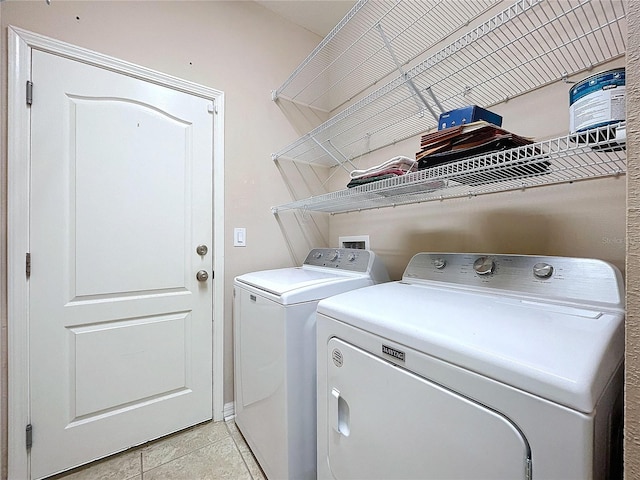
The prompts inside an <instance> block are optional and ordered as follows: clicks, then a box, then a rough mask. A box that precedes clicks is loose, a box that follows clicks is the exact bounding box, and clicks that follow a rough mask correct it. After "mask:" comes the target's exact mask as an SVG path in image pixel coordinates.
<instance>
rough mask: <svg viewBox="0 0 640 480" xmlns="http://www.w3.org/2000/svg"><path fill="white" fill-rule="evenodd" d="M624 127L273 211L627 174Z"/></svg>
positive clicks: (336, 209) (341, 207)
mask: <svg viewBox="0 0 640 480" xmlns="http://www.w3.org/2000/svg"><path fill="white" fill-rule="evenodd" d="M625 149H626V124H625V123H624V122H622V123H619V124H617V125H612V126H604V127H600V128H594V129H590V130H586V131H584V132H580V133H573V134H570V135H566V136H564V137H560V138H555V139H551V140H545V141H542V142H537V143H533V144H531V145H526V146H523V147H519V148H514V149H511V150H506V151H502V152H497V153H492V154H488V155H482V156H477V157H472V158H467V159H464V160H459V161H456V162H452V163H448V164H444V165H439V166H437V167H433V168H428V169H425V170H419V171H417V172H414V173H409V174H406V175H402V176H399V177H396V178H391V179H387V180H380V181H377V182H373V183H369V184H366V185H361V186H359V187H354V188H350V189H345V190H340V191H337V192H332V193H328V194H325V195H319V196H316V197H311V198H307V199H304V200H298V201H295V202H291V203H288V204H285V205H281V206H278V207H272V209H271V210H272V212H273V213H274V214H277V213H279V212H282V211H286V210H294V209H300V210H305V211H314V212H326V213H347V212H353V211H360V210H369V209H374V208H384V207H392V206H397V205H404V204H409V203H419V202H427V201H433V200H443V199H446V198H456V197H473V196H476V195H482V194H485V193H495V192H503V191H508V190H520V189H525V188H530V187H536V186H542V185H553V184H559V183H567V182H574V181H578V180H586V179H592V178H599V177H609V176H617V175H622V174H625V173H626V152H625Z"/></svg>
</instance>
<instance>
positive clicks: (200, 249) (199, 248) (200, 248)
mask: <svg viewBox="0 0 640 480" xmlns="http://www.w3.org/2000/svg"><path fill="white" fill-rule="evenodd" d="M208 251H209V249H208V248H207V246H206V245H198V246H197V247H196V253H197V254H198V255H200V256H204V255H206V254H207V252H208Z"/></svg>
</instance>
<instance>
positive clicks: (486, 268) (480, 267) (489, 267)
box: [473, 257, 496, 275]
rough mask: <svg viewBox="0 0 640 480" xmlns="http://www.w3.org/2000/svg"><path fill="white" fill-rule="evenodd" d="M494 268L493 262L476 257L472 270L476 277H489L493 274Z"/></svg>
mask: <svg viewBox="0 0 640 480" xmlns="http://www.w3.org/2000/svg"><path fill="white" fill-rule="evenodd" d="M495 267H496V264H495V262H494V261H493V260H491V259H490V258H489V257H478V258H477V259H476V261H475V262H473V269H474V270H475V271H476V273H477V274H478V275H490V274H492V273H493V270H494V269H495Z"/></svg>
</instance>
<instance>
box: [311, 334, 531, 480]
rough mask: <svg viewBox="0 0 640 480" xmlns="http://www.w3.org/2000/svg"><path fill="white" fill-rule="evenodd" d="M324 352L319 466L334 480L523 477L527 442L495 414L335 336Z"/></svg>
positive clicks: (511, 479)
mask: <svg viewBox="0 0 640 480" xmlns="http://www.w3.org/2000/svg"><path fill="white" fill-rule="evenodd" d="M327 353H328V358H327V359H325V361H324V365H325V367H326V368H327V384H326V385H319V390H318V393H319V395H323V396H326V402H327V403H326V405H327V410H326V413H325V414H324V415H322V417H324V418H325V419H326V420H327V422H326V424H325V425H319V426H318V428H319V429H320V428H321V429H323V430H324V432H323V434H322V435H320V437H319V438H321V439H323V440H322V441H326V444H324V445H320V446H319V449H318V451H319V452H324V454H323V455H321V456H320V458H319V459H318V460H319V461H320V462H323V463H325V465H326V466H327V467H328V468H321V469H320V471H325V472H326V471H330V472H331V475H332V477H333V478H335V479H340V480H347V479H365V478H367V479H385V480H394V479H419V478H420V479H425V480H471V479H473V480H482V479H484V480H517V479H522V480H524V479H526V478H528V477H527V465H528V462H529V460H530V458H531V457H530V450H529V445H528V443H527V441H526V439H525V438H524V436H523V435H522V433H521V431H520V430H519V429H518V428H517V427H516V426H515V425H514V424H513V423H512V422H511V421H510V420H509V419H508V418H506V417H505V416H503V415H501V414H500V413H499V412H496V411H494V410H491V409H490V408H487V407H485V406H484V405H481V404H479V403H477V402H475V401H473V400H472V399H469V398H466V397H463V396H461V395H459V394H457V393H455V392H453V391H451V390H448V389H446V388H444V387H442V386H440V385H437V384H435V383H433V382H430V381H429V380H427V379H424V378H421V377H418V376H416V375H414V374H412V373H411V372H409V371H407V370H404V369H401V368H399V367H397V366H395V365H393V364H391V363H389V362H386V361H384V360H382V359H380V358H378V357H376V356H374V355H371V354H370V353H368V352H365V351H364V350H361V349H360V348H358V347H355V346H353V345H351V344H349V343H346V342H343V341H342V340H338V339H337V338H332V339H331V340H329V343H328V349H327ZM323 457H324V458H323ZM319 478H325V476H324V475H319Z"/></svg>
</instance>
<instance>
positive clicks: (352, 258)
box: [347, 253, 356, 262]
mask: <svg viewBox="0 0 640 480" xmlns="http://www.w3.org/2000/svg"><path fill="white" fill-rule="evenodd" d="M355 259H356V254H355V253H350V254H349V257H348V258H347V260H349V261H350V262H354V261H355Z"/></svg>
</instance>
